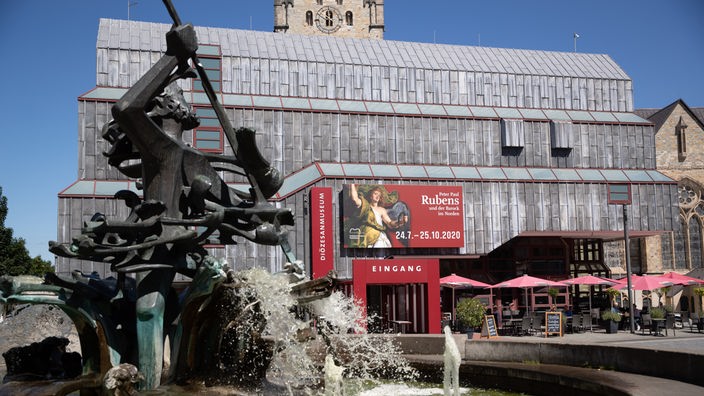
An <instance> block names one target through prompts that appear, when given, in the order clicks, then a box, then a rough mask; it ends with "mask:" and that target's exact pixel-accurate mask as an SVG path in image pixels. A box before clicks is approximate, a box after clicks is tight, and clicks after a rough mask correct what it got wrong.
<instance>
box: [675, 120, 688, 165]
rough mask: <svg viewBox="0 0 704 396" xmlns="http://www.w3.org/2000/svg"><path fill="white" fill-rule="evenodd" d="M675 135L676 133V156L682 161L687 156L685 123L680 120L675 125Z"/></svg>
mask: <svg viewBox="0 0 704 396" xmlns="http://www.w3.org/2000/svg"><path fill="white" fill-rule="evenodd" d="M675 135H677V156H678V157H679V160H680V161H684V159H685V158H687V124H685V123H684V122H683V121H682V117H680V121H679V122H678V123H677V126H675Z"/></svg>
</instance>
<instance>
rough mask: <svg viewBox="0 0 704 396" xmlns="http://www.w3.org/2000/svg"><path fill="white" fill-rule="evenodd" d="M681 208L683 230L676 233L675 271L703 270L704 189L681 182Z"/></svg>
mask: <svg viewBox="0 0 704 396" xmlns="http://www.w3.org/2000/svg"><path fill="white" fill-rule="evenodd" d="M679 206H680V221H681V222H682V228H681V229H680V230H679V231H675V232H674V249H673V250H674V252H675V269H695V268H702V267H704V265H703V262H704V257H702V256H703V255H704V248H703V247H702V237H703V235H702V222H703V221H704V200H702V187H701V186H700V185H698V184H697V183H696V182H694V181H692V180H689V179H684V180H682V181H680V185H679ZM663 259H664V257H663Z"/></svg>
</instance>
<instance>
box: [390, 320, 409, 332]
mask: <svg viewBox="0 0 704 396" xmlns="http://www.w3.org/2000/svg"><path fill="white" fill-rule="evenodd" d="M391 323H393V324H394V332H399V331H398V329H401V331H400V332H401V333H405V332H406V326H408V325H410V324H411V323H412V322H410V321H408V320H392V321H391Z"/></svg>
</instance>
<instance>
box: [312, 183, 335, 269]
mask: <svg viewBox="0 0 704 396" xmlns="http://www.w3.org/2000/svg"><path fill="white" fill-rule="evenodd" d="M332 213H333V212H332V187H313V188H311V189H310V230H311V240H310V248H311V267H312V270H311V271H312V273H313V279H318V278H320V277H323V276H325V275H327V274H328V272H330V271H332V270H334V269H335V260H334V254H335V253H334V251H333V236H332V227H333V216H332Z"/></svg>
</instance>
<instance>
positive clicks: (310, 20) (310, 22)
mask: <svg viewBox="0 0 704 396" xmlns="http://www.w3.org/2000/svg"><path fill="white" fill-rule="evenodd" d="M306 25H308V26H313V11H306Z"/></svg>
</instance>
